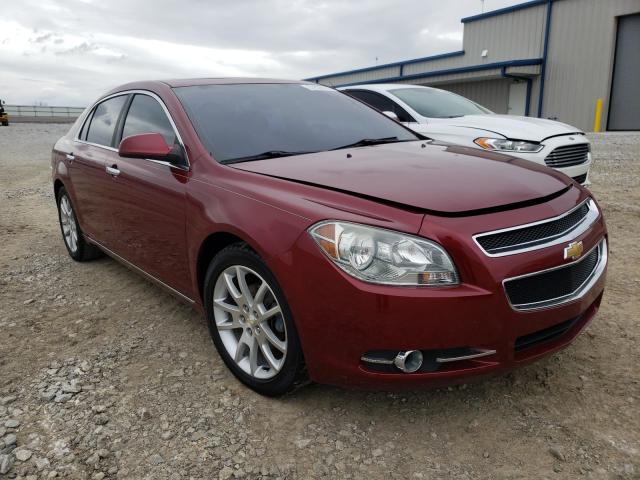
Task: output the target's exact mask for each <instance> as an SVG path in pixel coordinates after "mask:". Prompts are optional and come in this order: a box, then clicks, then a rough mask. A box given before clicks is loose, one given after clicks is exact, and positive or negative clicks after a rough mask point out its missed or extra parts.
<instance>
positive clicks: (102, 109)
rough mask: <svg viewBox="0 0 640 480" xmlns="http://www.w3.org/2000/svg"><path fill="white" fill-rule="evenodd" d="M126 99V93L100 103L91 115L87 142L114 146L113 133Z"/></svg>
mask: <svg viewBox="0 0 640 480" xmlns="http://www.w3.org/2000/svg"><path fill="white" fill-rule="evenodd" d="M126 99H127V96H126V95H121V96H119V97H113V98H110V99H109V100H105V101H104V102H102V103H100V104H98V106H97V107H96V108H95V109H94V111H93V116H92V117H91V123H90V124H89V129H88V131H87V137H86V140H87V142H90V143H96V144H98V145H105V146H107V147H111V146H113V133H114V132H115V129H116V124H117V123H118V117H119V116H120V111H121V110H122V107H123V106H124V103H125V101H126Z"/></svg>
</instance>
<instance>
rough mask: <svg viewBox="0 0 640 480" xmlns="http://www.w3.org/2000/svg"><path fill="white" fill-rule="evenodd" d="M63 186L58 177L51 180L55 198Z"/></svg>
mask: <svg viewBox="0 0 640 480" xmlns="http://www.w3.org/2000/svg"><path fill="white" fill-rule="evenodd" d="M63 187H64V183H63V182H62V180H60V179H59V178H56V179H55V181H54V182H53V195H54V197H55V198H56V200H57V199H58V192H59V191H60V189H61V188H63ZM65 188H66V187H65Z"/></svg>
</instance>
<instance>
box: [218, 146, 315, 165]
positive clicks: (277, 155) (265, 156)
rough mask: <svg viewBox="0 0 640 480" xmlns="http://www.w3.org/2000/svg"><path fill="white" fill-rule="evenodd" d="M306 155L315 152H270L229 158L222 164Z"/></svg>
mask: <svg viewBox="0 0 640 480" xmlns="http://www.w3.org/2000/svg"><path fill="white" fill-rule="evenodd" d="M305 153H315V152H303V151H301V152H289V151H286V150H268V151H266V152H262V153H258V154H256V155H249V156H247V157H238V158H229V159H228V160H223V161H222V162H220V163H224V164H225V165H228V164H230V163H242V162H253V161H254V160H267V159H269V158H280V157H291V156H293V155H304V154H305Z"/></svg>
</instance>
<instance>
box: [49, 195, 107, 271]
mask: <svg viewBox="0 0 640 480" xmlns="http://www.w3.org/2000/svg"><path fill="white" fill-rule="evenodd" d="M56 200H57V204H58V220H59V221H60V231H61V232H62V239H63V240H64V245H65V247H67V252H69V256H70V257H71V258H73V259H74V260H75V261H76V262H86V261H88V260H93V259H94V258H97V257H100V256H101V255H102V252H101V251H100V250H99V249H98V247H96V246H94V245H91V244H90V243H88V242H87V241H86V240H85V238H84V235H83V233H82V230H81V229H80V224H79V223H78V218H77V217H76V212H75V210H74V208H73V204H72V203H71V197H70V196H69V193H68V192H67V190H66V189H65V188H64V187H62V188H60V190H58V195H57V198H56Z"/></svg>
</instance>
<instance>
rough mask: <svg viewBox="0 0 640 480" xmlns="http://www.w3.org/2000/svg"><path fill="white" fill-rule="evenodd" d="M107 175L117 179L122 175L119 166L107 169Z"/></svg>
mask: <svg viewBox="0 0 640 480" xmlns="http://www.w3.org/2000/svg"><path fill="white" fill-rule="evenodd" d="M106 170H107V173H108V174H109V175H111V176H112V177H117V176H118V175H120V170H118V166H117V165H113V166H112V167H106Z"/></svg>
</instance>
